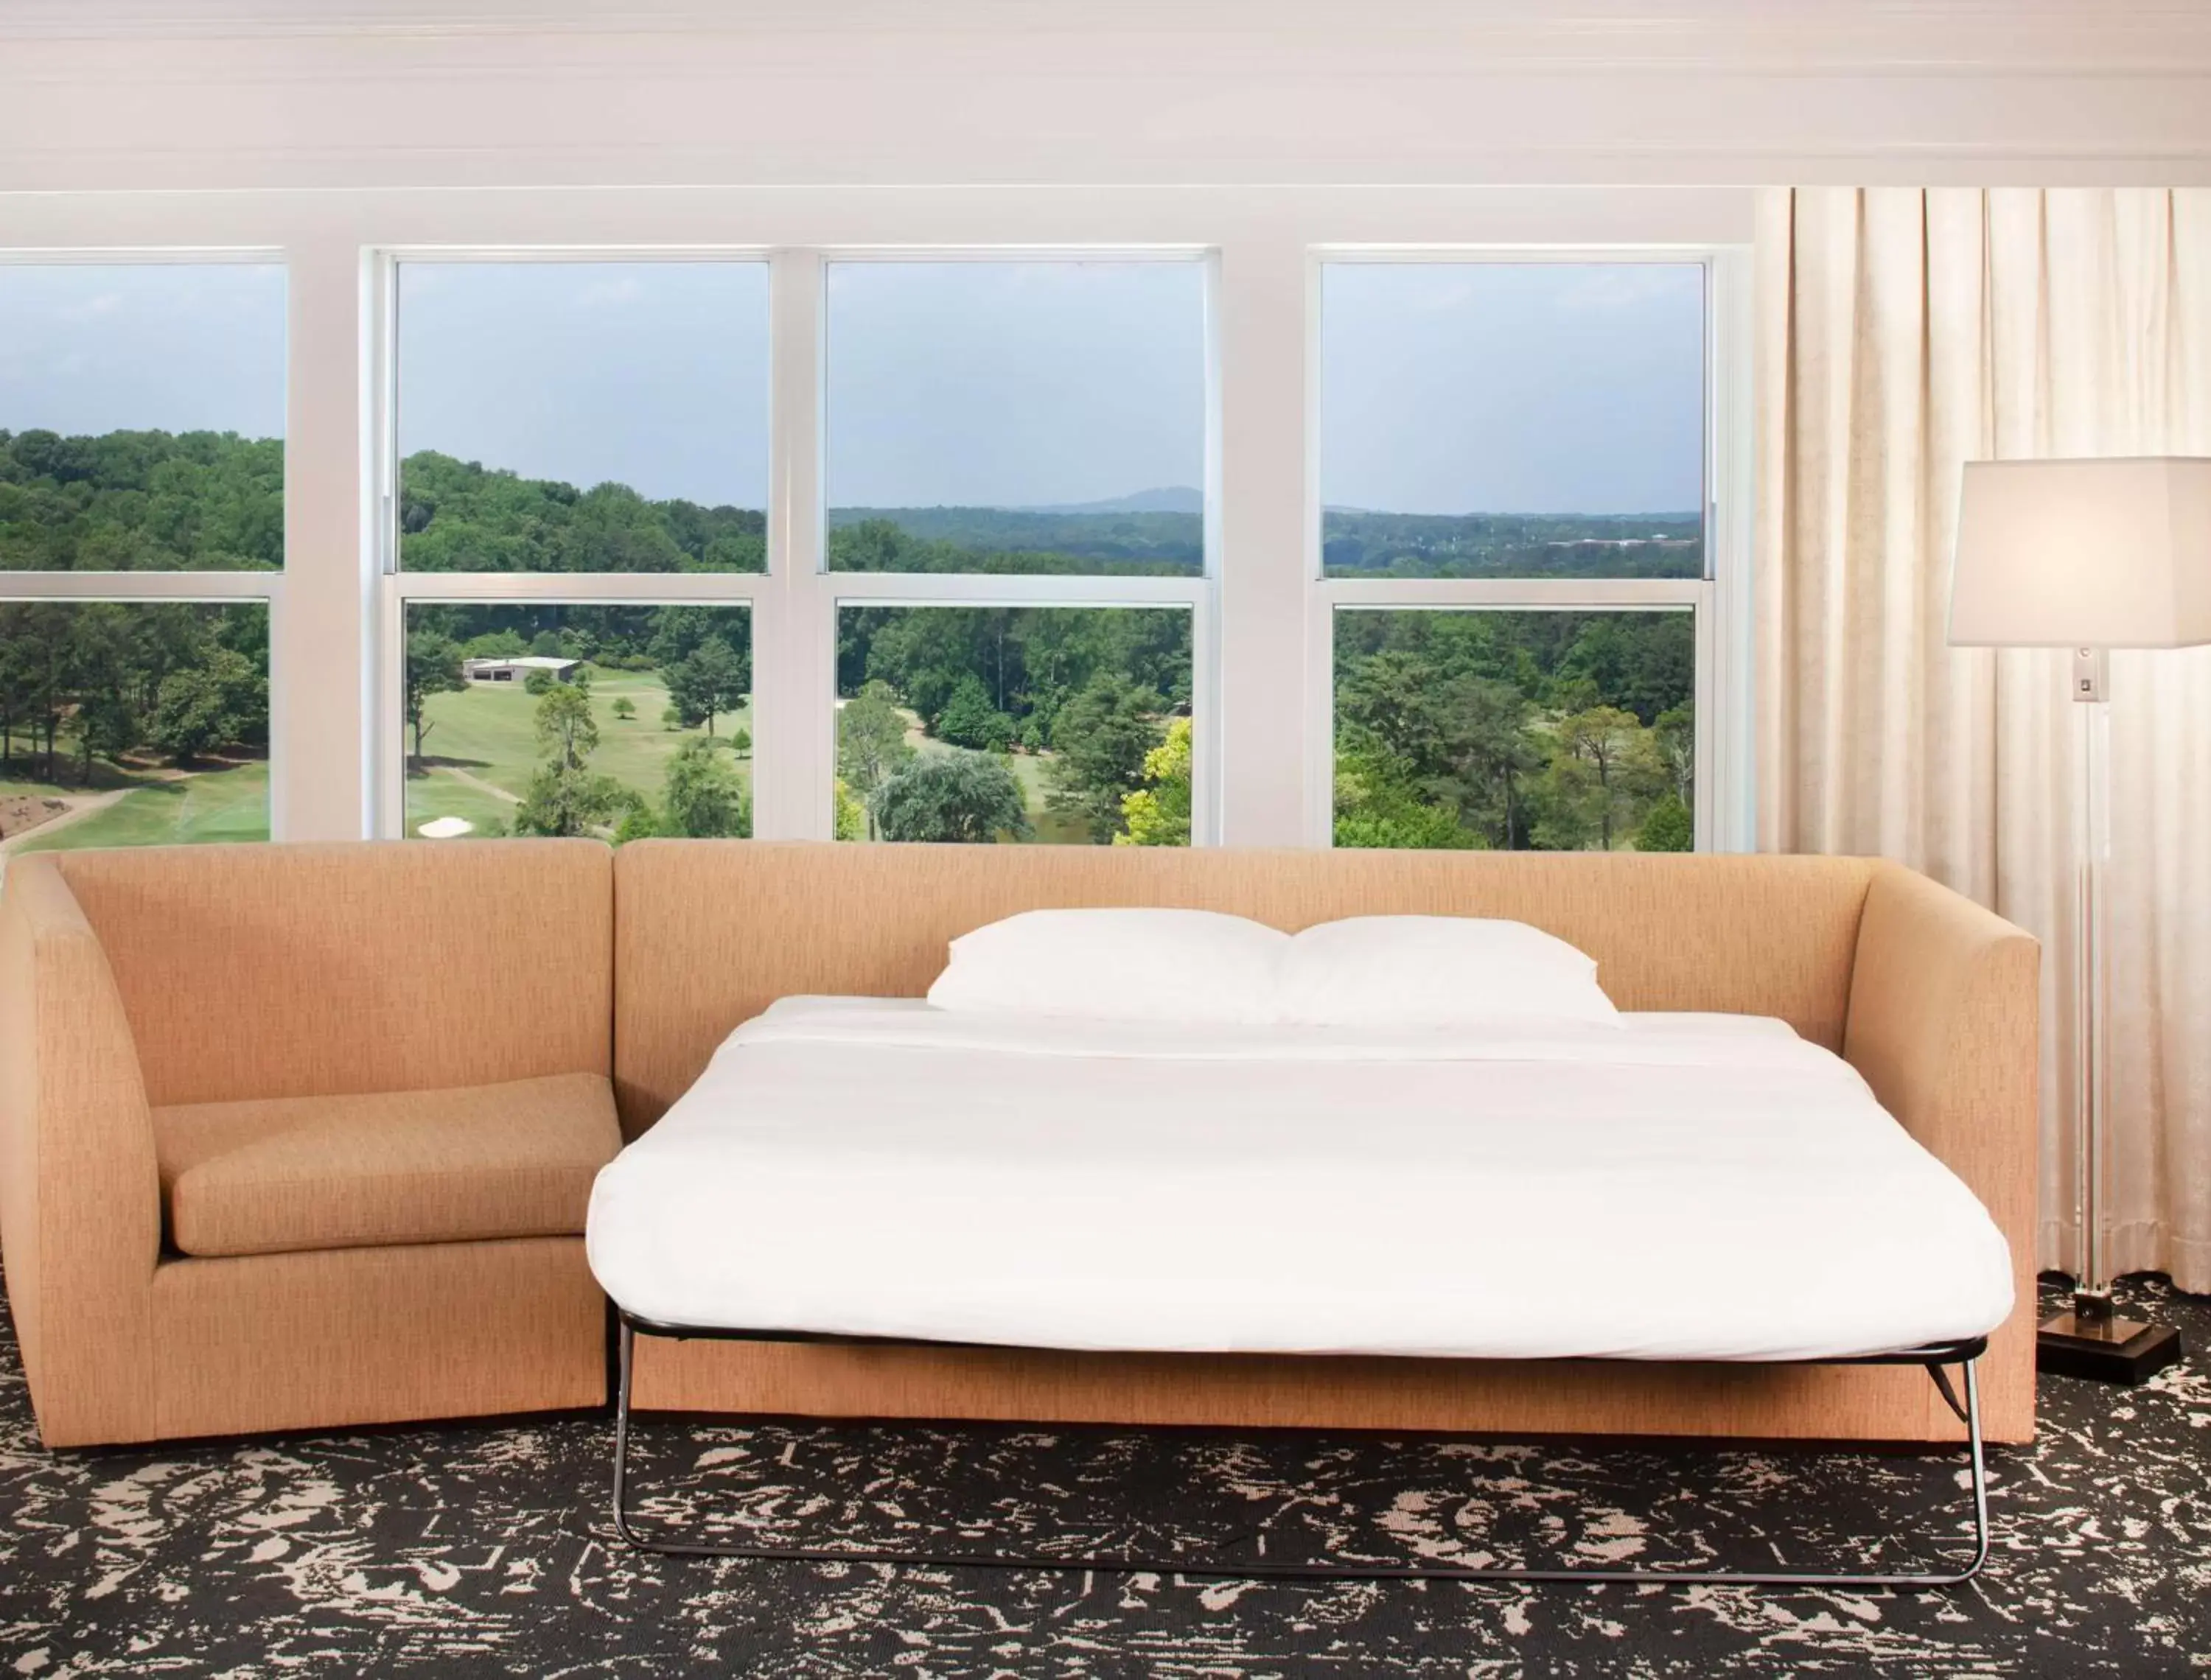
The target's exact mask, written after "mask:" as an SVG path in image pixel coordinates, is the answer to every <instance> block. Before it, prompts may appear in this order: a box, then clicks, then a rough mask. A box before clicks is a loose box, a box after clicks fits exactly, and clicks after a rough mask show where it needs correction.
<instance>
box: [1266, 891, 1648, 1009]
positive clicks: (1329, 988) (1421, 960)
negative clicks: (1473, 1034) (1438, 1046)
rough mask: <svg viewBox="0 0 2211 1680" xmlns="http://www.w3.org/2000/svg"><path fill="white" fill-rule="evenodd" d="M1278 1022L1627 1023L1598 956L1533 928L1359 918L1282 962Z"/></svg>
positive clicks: (1330, 928)
mask: <svg viewBox="0 0 2211 1680" xmlns="http://www.w3.org/2000/svg"><path fill="white" fill-rule="evenodd" d="M1279 1018H1280V1019H1281V1020H1283V1021H1286V1022H1290V1023H1293V1024H1299V1025H1305V1026H1329V1027H1464V1026H1481V1025H1487V1024H1522V1023H1527V1022H1534V1021H1579V1022H1593V1023H1602V1024H1606V1025H1610V1026H1617V1025H1619V1024H1620V1012H1619V1011H1618V1010H1617V1009H1614V1007H1613V1005H1612V1000H1611V999H1610V998H1608V997H1607V996H1605V994H1604V991H1603V988H1601V987H1600V986H1599V985H1598V984H1597V983H1596V959H1595V958H1591V957H1589V956H1587V955H1585V954H1584V953H1583V952H1580V951H1578V950H1576V949H1575V948H1574V947H1573V946H1571V945H1568V944H1567V943H1566V941H1565V940H1561V939H1554V938H1553V937H1552V936H1551V935H1550V934H1547V933H1545V932H1543V931H1542V929H1541V928H1530V926H1529V925H1528V924H1527V923H1526V922H1489V921H1482V920H1479V919H1477V918H1475V917H1473V916H1351V917H1348V918H1347V919H1346V920H1344V921H1342V922H1320V923H1318V924H1317V925H1316V926H1314V927H1311V928H1306V929H1305V931H1304V932H1303V933H1301V934H1299V935H1298V936H1297V937H1296V938H1295V939H1294V940H1292V941H1291V942H1290V950H1289V955H1288V958H1287V960H1286V961H1285V962H1284V963H1283V964H1282V970H1281V1003H1280V1006H1279Z"/></svg>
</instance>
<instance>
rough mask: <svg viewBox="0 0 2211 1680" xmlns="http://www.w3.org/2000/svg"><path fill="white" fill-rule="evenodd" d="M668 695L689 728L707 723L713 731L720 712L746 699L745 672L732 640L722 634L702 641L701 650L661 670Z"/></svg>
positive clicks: (712, 731)
mask: <svg viewBox="0 0 2211 1680" xmlns="http://www.w3.org/2000/svg"><path fill="white" fill-rule="evenodd" d="M662 675H663V677H664V678H665V680H666V681H667V683H668V698H669V703H670V704H673V705H674V706H675V710H676V712H677V714H678V715H679V716H681V718H682V720H683V727H684V728H697V727H698V726H699V725H700V724H701V723H704V724H705V725H706V733H707V734H709V735H711V734H713V733H714V716H715V714H716V713H717V712H724V711H735V710H736V709H737V708H738V707H739V706H741V705H742V704H744V702H745V672H744V667H743V665H742V663H741V662H739V660H738V658H737V656H736V654H735V653H734V652H732V651H731V650H730V644H728V643H727V642H724V641H723V640H722V639H721V638H719V637H713V638H709V639H707V640H706V641H704V642H701V643H700V644H699V648H698V651H696V652H695V653H694V654H693V655H692V656H690V657H689V658H688V659H685V660H681V661H679V662H677V663H676V664H675V665H673V666H671V667H669V668H668V669H667V670H666V671H664V672H663V673H662Z"/></svg>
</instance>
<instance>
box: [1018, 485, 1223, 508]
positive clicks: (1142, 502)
mask: <svg viewBox="0 0 2211 1680" xmlns="http://www.w3.org/2000/svg"><path fill="white" fill-rule="evenodd" d="M1007 511H1008V512H1009V513H1203V512H1204V511H1205V493H1204V492H1203V491H1202V490H1199V489H1196V488H1194V487H1192V486H1190V485H1187V484H1168V485H1162V486H1160V487H1158V488H1157V489H1154V490H1138V491H1136V492H1133V493H1130V494H1129V495H1126V496H1114V497H1110V498H1108V499H1106V500H1105V501H1102V502H1051V503H1045V504H1044V505H1040V506H1036V507H1016V508H1009V509H1008V510H1007Z"/></svg>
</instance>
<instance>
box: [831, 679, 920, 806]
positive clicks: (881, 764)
mask: <svg viewBox="0 0 2211 1680" xmlns="http://www.w3.org/2000/svg"><path fill="white" fill-rule="evenodd" d="M913 752H914V748H913V743H912V741H910V740H907V739H906V714H905V713H904V712H902V711H900V710H899V706H898V697H897V695H895V694H894V693H893V692H891V686H890V685H889V684H888V683H887V682H870V683H867V684H864V685H863V686H862V687H861V689H860V692H858V693H857V694H855V695H854V696H853V697H852V698H851V699H849V700H847V701H845V703H844V704H842V705H841V706H839V707H838V709H837V775H838V777H839V780H840V781H842V782H843V783H844V784H845V787H846V788H847V789H850V790H851V795H852V796H853V798H854V799H855V800H856V801H858V802H859V804H860V805H861V806H862V807H863V809H865V808H866V807H867V805H868V802H869V801H871V800H872V799H873V798H874V797H875V789H878V788H880V787H881V786H882V785H883V783H886V782H887V781H889V780H890V779H891V777H893V776H895V775H897V774H898V773H899V771H901V770H903V769H904V768H905V767H906V764H908V763H909V762H910V761H911V760H912V758H913ZM866 822H867V825H868V832H869V837H871V838H872V837H874V835H875V818H874V816H873V814H872V813H870V814H869V815H868V816H867V818H866Z"/></svg>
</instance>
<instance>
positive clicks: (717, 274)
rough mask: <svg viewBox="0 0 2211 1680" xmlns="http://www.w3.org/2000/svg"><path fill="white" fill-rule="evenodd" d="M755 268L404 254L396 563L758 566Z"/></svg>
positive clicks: (760, 331)
mask: <svg viewBox="0 0 2211 1680" xmlns="http://www.w3.org/2000/svg"><path fill="white" fill-rule="evenodd" d="M767 286H768V282H767V266H766V264H765V263H756V262H755V263H729V262H696V263H690V262H651V263H642V262H530V263H444V262H439V263H417V262H406V263H400V264H399V265H398V269H397V303H396V309H397V317H398V356H397V361H398V390H397V402H396V405H395V406H396V409H397V457H398V459H397V468H398V471H397V480H398V504H397V526H398V561H399V565H401V566H402V567H403V569H405V570H407V571H443V572H452V571H463V572H530V571H560V572H695V571H765V570H766V566H767V550H766V516H765V509H766V506H767V471H768V445H767V423H768V417H767V392H768V319H767Z"/></svg>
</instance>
